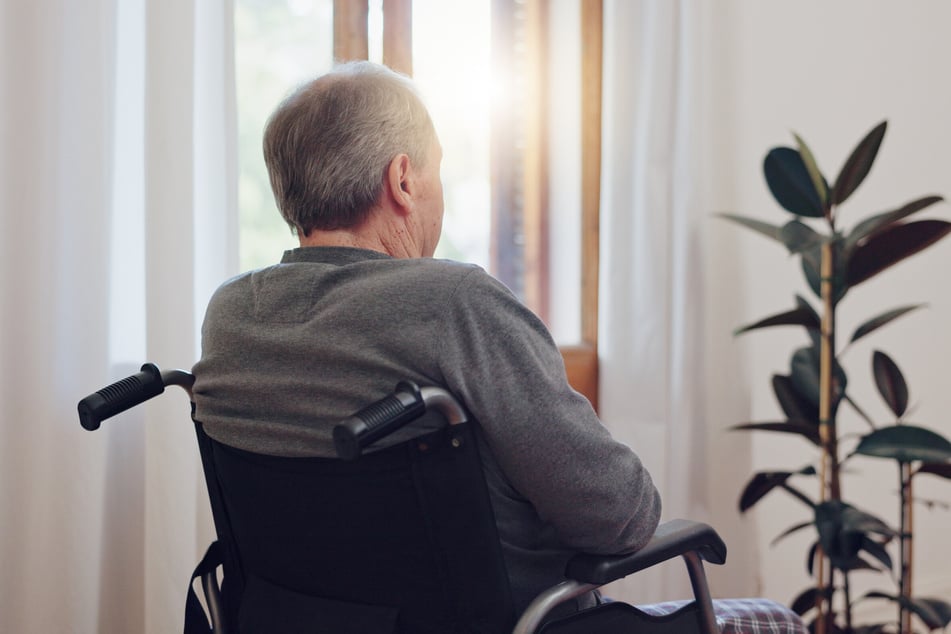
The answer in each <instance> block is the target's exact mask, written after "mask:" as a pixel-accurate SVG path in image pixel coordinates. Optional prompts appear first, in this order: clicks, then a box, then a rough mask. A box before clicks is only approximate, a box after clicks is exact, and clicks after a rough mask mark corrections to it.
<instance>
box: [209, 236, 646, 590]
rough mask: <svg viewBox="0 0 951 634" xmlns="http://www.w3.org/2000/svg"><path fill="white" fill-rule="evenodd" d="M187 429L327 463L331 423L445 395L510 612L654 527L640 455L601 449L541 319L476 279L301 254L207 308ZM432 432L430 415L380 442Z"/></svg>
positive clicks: (455, 266)
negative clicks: (575, 560)
mask: <svg viewBox="0 0 951 634" xmlns="http://www.w3.org/2000/svg"><path fill="white" fill-rule="evenodd" d="M194 374H195V385H194V398H195V405H196V418H197V419H198V420H200V421H202V423H204V426H205V430H206V431H207V433H208V434H209V435H210V436H212V437H213V438H215V439H216V440H219V441H220V442H223V443H225V444H228V445H232V446H235V447H239V448H242V449H247V450H251V451H255V452H259V453H266V454H272V455H281V456H324V457H326V456H332V455H334V450H333V442H332V439H331V428H332V426H333V424H334V423H336V422H338V421H339V420H340V419H342V418H344V417H345V416H348V415H349V414H351V413H353V412H354V411H356V410H358V409H360V408H362V407H364V406H365V405H366V404H368V403H370V402H372V401H374V400H376V399H378V398H381V397H383V396H385V395H386V394H387V393H389V392H390V391H391V390H392V389H393V387H394V386H395V385H396V383H397V382H398V381H400V380H410V381H414V382H416V383H418V384H419V385H421V386H426V385H435V386H441V387H444V388H445V389H447V390H449V391H450V392H451V393H452V394H453V395H455V396H456V398H457V399H459V401H460V402H461V403H462V404H463V406H464V407H465V408H466V409H467V410H468V411H469V413H470V414H471V415H472V416H473V417H474V418H475V420H476V421H478V422H479V424H480V426H481V427H480V429H479V430H478V431H479V433H480V437H481V438H483V439H484V445H485V446H483V447H482V456H483V462H484V463H485V472H486V480H487V483H488V486H489V490H490V496H491V499H492V504H493V509H494V511H495V514H496V521H497V524H498V529H499V534H500V537H501V540H502V543H503V554H504V557H505V561H506V566H507V568H508V571H509V577H510V580H511V585H512V591H513V594H514V597H515V601H516V607H517V608H519V609H521V608H524V607H525V605H526V604H527V603H528V602H529V601H530V600H531V599H532V598H533V597H534V596H535V595H536V594H537V593H538V592H540V591H541V590H543V589H544V588H547V587H549V586H551V585H554V584H555V583H557V582H559V581H561V579H562V575H563V572H564V564H565V562H566V560H567V558H568V556H569V555H570V553H571V552H572V551H578V550H583V551H588V552H597V553H615V552H624V551H630V550H633V549H636V548H637V547H639V546H641V545H642V544H644V543H645V542H646V541H647V540H648V539H649V538H650V536H651V534H652V533H653V531H654V528H655V527H656V525H657V522H658V520H659V517H660V497H659V496H658V493H657V490H656V489H655V487H654V485H653V483H652V482H651V478H650V475H649V474H648V473H647V471H646V470H645V469H644V467H643V466H642V465H641V462H640V460H639V459H638V457H637V456H636V455H635V454H634V453H633V452H632V451H631V449H630V448H628V447H627V446H626V445H623V444H621V443H619V442H617V441H615V440H614V439H612V438H611V436H610V434H609V433H608V432H607V430H606V429H605V428H604V427H603V426H602V424H601V423H600V421H599V420H598V418H597V416H596V414H595V413H594V411H593V410H592V408H591V406H590V404H589V403H588V401H587V400H586V399H584V398H583V397H582V396H580V395H579V394H578V393H576V392H575V391H574V390H572V389H571V387H570V386H569V385H568V383H567V380H566V378H565V370H564V365H563V362H562V359H561V355H560V354H559V352H558V350H557V348H556V347H555V345H554V342H553V341H552V339H551V336H550V335H549V334H548V331H547V329H546V328H545V327H544V325H543V324H542V323H541V322H540V321H539V320H538V318H537V317H536V316H535V315H534V314H532V313H531V312H530V311H529V310H527V309H526V308H525V307H524V306H523V305H522V304H521V303H520V302H519V301H518V300H517V298H515V296H514V295H512V293H511V292H510V291H509V290H508V289H507V288H505V287H504V286H503V285H502V284H500V283H499V282H498V281H496V280H495V279H494V278H492V277H491V276H489V275H488V274H487V273H485V271H483V270H482V269H481V268H479V267H476V266H472V265H466V264H459V263H456V262H449V261H444V260H435V259H393V258H390V257H388V256H386V255H383V254H381V253H376V252H373V251H365V250H359V249H347V248H329V247H328V248H325V247H311V248H302V249H295V250H293V251H288V252H286V253H285V254H284V258H283V260H282V262H281V264H278V265H275V266H272V267H269V268H265V269H262V270H258V271H253V272H250V273H246V274H243V275H240V276H238V277H236V278H234V279H232V280H230V281H228V282H227V283H225V284H224V285H222V286H221V288H220V289H218V291H217V292H216V293H215V295H214V297H213V298H212V300H211V302H210V304H209V306H208V311H207V314H206V317H205V323H204V326H203V328H202V357H201V360H200V361H199V362H198V363H197V364H196V365H195V367H194ZM432 428H433V421H432V420H429V419H426V418H425V417H424V418H423V419H421V420H420V421H418V422H417V423H414V424H411V425H410V426H408V427H407V428H405V429H404V430H402V431H400V432H398V433H397V434H394V435H393V436H392V437H390V438H388V439H386V441H385V442H384V443H383V444H392V443H397V442H401V441H404V440H406V439H407V438H409V437H411V436H413V435H417V434H419V433H422V432H423V431H426V430H429V429H432Z"/></svg>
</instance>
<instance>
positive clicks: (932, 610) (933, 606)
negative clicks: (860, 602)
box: [865, 590, 951, 630]
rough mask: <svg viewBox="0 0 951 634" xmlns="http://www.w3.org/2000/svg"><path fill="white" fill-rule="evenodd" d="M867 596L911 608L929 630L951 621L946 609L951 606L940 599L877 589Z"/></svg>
mask: <svg viewBox="0 0 951 634" xmlns="http://www.w3.org/2000/svg"><path fill="white" fill-rule="evenodd" d="M865 597H867V598H869V599H888V600H889V601H892V602H894V603H897V604H899V605H901V606H903V607H904V608H905V609H907V610H911V611H912V612H913V613H914V614H915V615H916V616H917V617H918V618H920V619H921V620H922V621H923V622H924V624H925V626H927V627H928V629H929V630H936V629H938V628H942V627H945V626H946V625H948V623H951V613H947V612H946V610H949V611H951V606H949V605H948V604H947V603H946V602H945V601H942V600H940V599H924V598H922V599H919V598H916V597H915V598H911V599H908V598H906V597H903V596H900V595H894V594H887V593H885V592H879V591H877V590H876V591H872V592H868V593H866V594H865Z"/></svg>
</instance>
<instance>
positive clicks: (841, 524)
mask: <svg viewBox="0 0 951 634" xmlns="http://www.w3.org/2000/svg"><path fill="white" fill-rule="evenodd" d="M815 518H816V530H817V531H818V533H819V543H820V544H821V545H822V551H823V552H824V553H825V554H826V556H827V557H828V558H829V561H830V562H831V564H832V566H833V567H835V568H837V569H839V570H852V569H860V568H865V567H866V566H867V565H868V564H867V562H864V560H862V559H861V558H860V557H859V556H858V554H859V551H860V550H862V549H863V547H864V544H865V540H866V538H867V537H868V534H869V533H873V534H878V535H885V536H887V537H892V536H894V535H895V531H894V530H892V529H891V528H889V527H888V525H887V524H885V522H883V521H882V520H880V519H878V518H877V517H875V516H874V515H870V514H868V513H866V512H864V511H860V510H859V509H857V508H855V507H854V506H851V505H850V504H846V503H845V502H842V501H840V500H827V501H825V502H821V503H819V504H817V505H816V506H815Z"/></svg>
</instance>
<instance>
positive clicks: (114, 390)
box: [78, 363, 195, 431]
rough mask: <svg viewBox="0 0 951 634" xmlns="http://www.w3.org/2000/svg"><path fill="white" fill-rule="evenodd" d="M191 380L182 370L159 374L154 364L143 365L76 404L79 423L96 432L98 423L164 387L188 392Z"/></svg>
mask: <svg viewBox="0 0 951 634" xmlns="http://www.w3.org/2000/svg"><path fill="white" fill-rule="evenodd" d="M194 381H195V377H194V376H192V374H191V373H190V372H185V371H184V370H168V371H165V372H162V371H161V370H159V369H158V366H156V365H155V364H154V363H146V364H145V365H143V366H142V368H141V371H139V372H137V373H136V374H133V375H132V376H127V377H126V378H124V379H121V380H119V381H116V382H115V383H113V384H112V385H107V386H106V387H104V388H102V389H101V390H99V391H98V392H95V393H94V394H90V395H89V396H87V397H86V398H84V399H83V400H81V401H79V406H78V409H79V423H80V424H81V425H82V426H83V428H84V429H87V430H89V431H94V430H96V429H99V425H100V424H101V423H102V421H104V420H106V419H107V418H110V417H112V416H115V415H116V414H120V413H122V412H124V411H126V410H127V409H130V408H132V407H135V406H136V405H138V404H139V403H144V402H145V401H147V400H149V399H150V398H152V397H153V396H158V395H159V394H161V393H162V392H164V391H165V386H167V385H178V386H181V387H182V388H183V389H184V390H185V391H187V392H190V391H191V386H192V383H194Z"/></svg>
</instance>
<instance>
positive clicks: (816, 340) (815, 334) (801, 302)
mask: <svg viewBox="0 0 951 634" xmlns="http://www.w3.org/2000/svg"><path fill="white" fill-rule="evenodd" d="M796 306H797V307H799V308H802V309H805V310H808V311H809V313H810V314H811V315H812V316H813V318H814V320H815V322H816V323H817V324H820V328H821V323H822V320H821V319H820V317H819V313H817V312H816V309H815V308H813V307H812V305H811V304H810V303H809V302H807V301H806V300H805V299H804V298H803V297H802V296H801V295H799V294H798V293H797V294H796ZM820 328H816V329H809V330H808V331H807V332H808V333H809V338H810V339H812V345H814V346H819V344H820V339H821V337H822V333H821V331H820Z"/></svg>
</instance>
